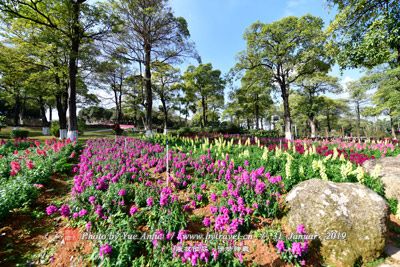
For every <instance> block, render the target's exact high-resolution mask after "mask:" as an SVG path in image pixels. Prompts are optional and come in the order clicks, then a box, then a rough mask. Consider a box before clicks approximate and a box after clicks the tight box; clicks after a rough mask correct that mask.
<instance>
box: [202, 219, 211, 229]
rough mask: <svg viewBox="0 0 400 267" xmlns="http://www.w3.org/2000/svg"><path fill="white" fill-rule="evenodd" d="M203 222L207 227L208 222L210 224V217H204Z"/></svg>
mask: <svg viewBox="0 0 400 267" xmlns="http://www.w3.org/2000/svg"><path fill="white" fill-rule="evenodd" d="M203 224H204V226H206V227H209V226H210V224H211V220H210V218H209V217H204V219H203Z"/></svg>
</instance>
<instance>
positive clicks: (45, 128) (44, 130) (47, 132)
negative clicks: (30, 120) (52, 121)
mask: <svg viewBox="0 0 400 267" xmlns="http://www.w3.org/2000/svg"><path fill="white" fill-rule="evenodd" d="M42 134H43V135H50V128H49V127H42Z"/></svg>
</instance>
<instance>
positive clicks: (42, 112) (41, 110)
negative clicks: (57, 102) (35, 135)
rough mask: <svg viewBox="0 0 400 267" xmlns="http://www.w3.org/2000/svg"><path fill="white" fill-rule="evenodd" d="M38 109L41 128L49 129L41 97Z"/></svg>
mask: <svg viewBox="0 0 400 267" xmlns="http://www.w3.org/2000/svg"><path fill="white" fill-rule="evenodd" d="M39 108H40V117H41V120H42V127H49V121H48V120H47V117H46V107H45V105H44V102H43V99H42V98H41V97H40V98H39Z"/></svg>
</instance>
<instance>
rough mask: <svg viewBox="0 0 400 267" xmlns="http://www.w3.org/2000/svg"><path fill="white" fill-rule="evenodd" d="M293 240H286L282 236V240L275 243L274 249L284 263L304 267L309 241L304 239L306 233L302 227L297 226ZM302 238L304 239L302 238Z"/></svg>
mask: <svg viewBox="0 0 400 267" xmlns="http://www.w3.org/2000/svg"><path fill="white" fill-rule="evenodd" d="M294 236H295V238H290V239H289V238H286V237H284V236H282V235H280V237H282V239H278V240H277V241H276V245H275V247H276V249H277V252H278V253H279V254H280V256H281V259H283V260H284V261H285V262H288V263H292V264H293V265H295V266H304V265H305V264H306V261H305V256H306V254H307V252H308V246H309V240H307V239H305V238H306V236H307V233H306V231H305V228H304V226H303V225H298V226H297V229H296V235H294ZM303 237H304V238H303Z"/></svg>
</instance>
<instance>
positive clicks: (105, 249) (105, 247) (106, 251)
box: [99, 244, 112, 258]
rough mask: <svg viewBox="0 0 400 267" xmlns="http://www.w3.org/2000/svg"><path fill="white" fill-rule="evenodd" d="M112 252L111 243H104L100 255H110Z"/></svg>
mask: <svg viewBox="0 0 400 267" xmlns="http://www.w3.org/2000/svg"><path fill="white" fill-rule="evenodd" d="M111 252H112V247H111V246H110V245H109V244H104V245H102V246H100V250H99V255H100V257H102V258H103V257H104V256H106V255H110V254H111Z"/></svg>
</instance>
